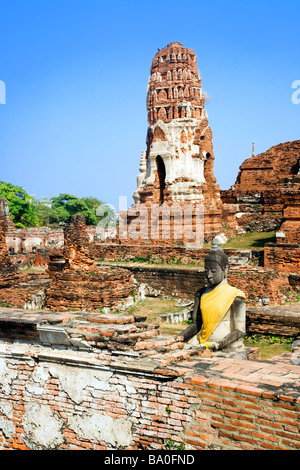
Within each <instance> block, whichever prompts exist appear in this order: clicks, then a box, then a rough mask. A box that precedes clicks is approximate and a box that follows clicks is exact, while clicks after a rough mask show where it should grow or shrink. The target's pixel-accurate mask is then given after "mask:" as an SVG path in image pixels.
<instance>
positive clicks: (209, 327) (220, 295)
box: [200, 284, 245, 345]
mask: <svg viewBox="0 0 300 470" xmlns="http://www.w3.org/2000/svg"><path fill="white" fill-rule="evenodd" d="M236 297H244V298H245V294H244V292H242V291H241V290H239V289H236V288H235V287H232V286H230V285H228V284H223V285H221V286H218V287H216V288H215V289H213V290H212V291H211V292H208V293H207V294H203V295H202V297H201V301H200V309H201V313H202V328H201V332H200V343H201V344H202V345H203V344H205V343H206V342H207V340H208V339H209V337H210V336H211V334H212V333H213V332H214V330H215V329H216V328H217V326H218V325H219V323H220V322H221V321H222V320H223V318H224V317H225V315H226V313H227V312H228V310H229V309H230V307H231V305H232V303H233V301H234V299H235V298H236Z"/></svg>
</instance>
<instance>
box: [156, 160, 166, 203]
mask: <svg viewBox="0 0 300 470" xmlns="http://www.w3.org/2000/svg"><path fill="white" fill-rule="evenodd" d="M156 169H157V176H158V183H159V202H160V204H163V203H164V190H165V188H166V167H165V164H164V161H163V159H162V158H161V156H160V155H157V157H156Z"/></svg>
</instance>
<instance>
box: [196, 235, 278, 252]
mask: <svg viewBox="0 0 300 470" xmlns="http://www.w3.org/2000/svg"><path fill="white" fill-rule="evenodd" d="M275 242H276V234H275V232H253V233H252V232H251V233H250V232H248V233H244V234H243V235H238V236H237V237H235V238H230V239H229V240H228V242H227V243H226V244H225V245H222V248H228V249H235V250H263V248H264V246H265V244H266V243H275ZM210 247H211V242H209V243H206V244H204V248H210Z"/></svg>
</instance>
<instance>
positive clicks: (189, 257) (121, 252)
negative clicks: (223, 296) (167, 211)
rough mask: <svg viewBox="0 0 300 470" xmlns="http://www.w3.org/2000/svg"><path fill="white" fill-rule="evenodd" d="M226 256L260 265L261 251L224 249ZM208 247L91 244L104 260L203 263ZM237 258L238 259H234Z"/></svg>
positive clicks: (95, 256)
mask: <svg viewBox="0 0 300 470" xmlns="http://www.w3.org/2000/svg"><path fill="white" fill-rule="evenodd" d="M224 251H225V253H226V254H227V256H229V257H232V260H230V262H231V263H232V261H233V262H236V263H239V262H241V263H243V264H244V263H247V264H248V263H253V264H255V265H262V263H263V252H262V251H256V250H252V251H250V250H245V251H243V250H235V249H225V250H224ZM208 252H209V249H207V248H201V249H195V250H194V249H188V248H185V247H183V246H172V245H149V244H148V245H146V244H145V245H126V244H124V245H117V244H112V243H103V244H100V243H99V244H97V243H95V244H94V245H93V253H94V258H95V259H96V260H104V261H133V260H137V261H138V258H140V261H143V260H144V261H149V262H154V263H156V262H157V263H168V264H171V263H173V264H178V265H185V264H195V265H196V266H197V264H198V263H199V264H201V263H202V264H203V263H204V258H205V256H206V255H207V254H208ZM237 258H239V260H237V261H235V260H236V259H237Z"/></svg>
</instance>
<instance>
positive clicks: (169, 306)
mask: <svg viewBox="0 0 300 470" xmlns="http://www.w3.org/2000/svg"><path fill="white" fill-rule="evenodd" d="M177 301H178V299H170V300H169V299H161V298H152V297H151V298H147V299H145V300H141V301H139V302H136V303H135V304H134V305H131V306H130V307H128V308H126V313H127V314H129V315H130V314H131V315H141V316H146V317H147V323H157V324H159V328H160V331H161V333H162V334H168V335H174V336H177V335H178V334H179V333H180V332H181V331H183V330H185V329H186V328H187V326H188V324H187V322H182V323H176V324H170V323H165V322H163V321H162V320H161V317H160V315H164V314H166V313H176V312H180V311H181V310H183V307H180V306H176V302H177ZM191 308H192V307H191Z"/></svg>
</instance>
